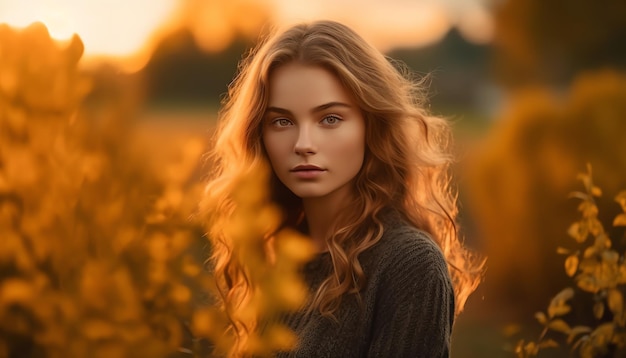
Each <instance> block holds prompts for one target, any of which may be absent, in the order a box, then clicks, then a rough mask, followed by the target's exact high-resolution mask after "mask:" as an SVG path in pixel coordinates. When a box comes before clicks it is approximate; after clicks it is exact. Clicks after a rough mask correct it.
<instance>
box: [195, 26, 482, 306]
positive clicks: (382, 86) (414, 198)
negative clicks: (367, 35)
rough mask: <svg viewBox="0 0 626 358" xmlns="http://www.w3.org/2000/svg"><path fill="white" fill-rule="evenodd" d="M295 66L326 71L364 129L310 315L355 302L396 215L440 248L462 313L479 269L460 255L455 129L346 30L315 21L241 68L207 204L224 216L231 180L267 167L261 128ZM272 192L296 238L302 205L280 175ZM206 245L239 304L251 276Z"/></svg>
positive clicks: (226, 105)
mask: <svg viewBox="0 0 626 358" xmlns="http://www.w3.org/2000/svg"><path fill="white" fill-rule="evenodd" d="M292 62H298V63H301V64H304V65H312V66H321V67H323V68H325V69H327V70H329V71H331V72H332V73H333V74H334V75H335V76H337V78H338V79H339V80H340V81H341V83H342V84H343V85H344V86H345V88H346V89H347V90H348V91H349V92H350V93H351V94H352V95H353V97H354V99H355V100H356V102H357V104H358V106H359V107H360V109H361V111H362V113H363V115H364V118H365V126H366V134H365V143H366V153H365V159H364V163H363V166H362V168H361V170H360V172H359V173H358V174H357V177H356V178H355V180H354V193H355V194H356V195H354V199H353V202H352V203H350V205H349V206H348V207H350V208H351V210H344V212H343V213H342V215H341V216H340V217H338V218H337V220H336V222H335V223H334V228H333V230H332V232H333V234H332V236H330V237H328V238H327V244H328V249H329V252H330V256H331V258H332V264H333V267H334V270H333V272H332V274H331V275H329V277H327V278H326V279H325V280H324V281H323V283H322V284H321V286H320V287H319V289H318V290H317V292H314V293H313V295H312V297H311V300H310V301H309V302H310V303H309V306H308V309H309V310H319V311H320V312H321V313H322V314H324V315H331V316H332V314H333V312H335V311H336V310H337V308H338V307H339V304H340V302H341V298H342V297H343V296H344V295H346V294H350V293H356V294H358V292H359V291H360V290H361V289H362V288H363V286H364V285H365V282H366V277H365V273H364V272H363V269H362V267H361V265H360V263H359V254H360V253H362V252H363V251H365V250H367V249H368V248H369V247H371V246H372V245H374V244H376V243H377V242H378V241H379V240H380V239H381V237H382V234H383V229H384V228H383V220H382V217H383V214H384V213H385V212H388V211H390V210H391V211H395V212H397V213H399V214H400V215H401V216H402V218H403V219H404V220H405V221H407V222H408V223H410V224H412V225H414V226H415V227H417V228H419V229H421V230H423V231H425V232H427V233H429V234H430V236H431V237H432V239H433V240H434V241H435V242H436V244H437V245H438V246H439V247H440V248H441V250H442V252H443V254H444V256H445V258H446V260H447V262H448V265H449V271H450V275H451V277H452V281H453V286H454V291H455V296H456V300H455V301H456V312H457V313H459V312H460V311H461V310H462V309H463V306H464V304H465V301H466V299H467V297H468V296H469V295H470V294H471V293H472V292H473V291H474V290H475V288H476V286H477V285H478V283H479V281H480V276H481V271H482V262H481V261H479V260H476V259H475V257H474V256H473V255H471V253H470V252H469V251H468V250H466V249H465V248H464V246H463V244H462V241H461V240H460V238H459V233H458V231H457V226H456V216H457V206H456V194H455V193H454V192H453V190H451V188H450V172H449V166H450V164H451V162H452V161H453V156H452V155H451V148H450V144H451V142H450V128H449V124H448V122H447V120H446V119H444V118H440V117H437V116H431V115H429V114H428V113H427V111H426V110H425V105H424V99H425V97H424V88H425V85H424V80H421V81H417V80H416V79H415V78H413V77H412V76H411V75H410V72H409V71H407V70H406V68H405V67H404V66H403V65H401V64H400V63H397V62H394V61H393V60H391V59H388V58H387V57H385V56H384V55H383V54H381V53H380V51H378V50H377V49H376V48H374V47H373V46H371V45H370V44H368V43H367V42H366V41H365V40H364V39H363V38H361V37H360V36H359V35H358V34H356V33H355V32H354V31H353V30H351V29H350V28H348V27H346V26H345V25H342V24H340V23H337V22H332V21H318V22H313V23H308V24H300V25H296V26H293V27H291V28H288V29H287V30H285V31H282V32H276V33H274V35H272V36H269V37H267V38H266V39H265V41H262V42H261V43H260V44H259V45H258V46H257V47H256V49H255V50H253V51H252V52H251V53H250V54H249V55H248V56H247V57H246V58H245V59H244V60H243V61H242V62H241V63H240V67H239V72H238V74H237V76H236V77H235V79H234V81H233V82H232V83H231V85H230V87H229V91H228V96H227V97H226V98H225V100H224V102H223V106H222V109H221V112H220V114H219V123H218V128H217V131H216V137H215V142H214V146H213V149H212V152H211V155H212V158H213V161H212V163H213V165H214V168H215V171H214V172H213V176H212V178H211V179H210V181H209V183H208V185H207V188H206V195H207V198H206V199H207V200H215V201H216V202H218V203H220V205H222V206H223V208H224V209H225V210H224V211H223V213H224V215H228V212H230V210H226V209H228V208H231V206H232V201H230V200H229V194H230V191H231V190H232V181H233V178H235V177H237V176H239V175H241V174H242V173H246V172H247V171H248V170H249V168H251V167H253V166H254V165H255V164H258V163H267V155H266V153H265V149H264V147H263V143H262V119H263V117H264V114H265V110H266V107H267V104H268V95H269V86H270V85H271V84H270V83H269V82H268V79H269V77H270V74H271V73H272V71H274V70H275V69H276V68H278V67H280V66H282V65H285V64H287V63H292ZM268 189H269V190H271V193H272V194H271V195H272V199H273V200H274V201H275V202H276V203H277V204H278V205H279V206H280V207H281V208H282V210H283V212H284V223H283V226H286V227H292V228H296V227H297V226H298V218H301V216H302V201H301V200H300V199H299V198H298V197H296V196H295V195H294V194H293V193H291V192H290V191H289V190H288V189H287V188H286V187H285V186H284V185H283V184H282V183H281V182H280V181H279V180H278V179H277V178H276V177H275V175H273V176H272V180H271V187H270V188H268ZM209 235H210V236H212V237H213V239H214V241H213V242H214V247H213V257H212V259H213V262H214V264H215V273H216V276H217V277H218V278H220V282H219V289H220V291H221V293H222V297H223V298H224V299H225V300H228V299H231V298H232V299H235V297H236V299H238V300H242V296H241V295H242V294H241V292H244V291H245V290H246V289H249V287H248V288H246V285H247V279H246V277H245V270H242V269H241V268H239V267H236V266H237V264H236V263H235V262H234V261H233V259H232V258H231V256H230V252H231V250H230V248H229V242H228V238H225V237H222V236H220V235H221V233H220V230H219V228H215V227H214V229H213V230H212V231H211V232H210V233H209ZM242 290H243V291H242ZM226 304H228V302H226Z"/></svg>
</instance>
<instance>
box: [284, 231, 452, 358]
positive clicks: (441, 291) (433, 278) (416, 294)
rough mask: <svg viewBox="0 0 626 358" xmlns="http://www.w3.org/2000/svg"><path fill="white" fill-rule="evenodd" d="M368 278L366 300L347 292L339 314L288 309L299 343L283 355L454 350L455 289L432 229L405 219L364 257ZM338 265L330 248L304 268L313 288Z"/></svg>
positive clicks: (375, 354)
mask: <svg viewBox="0 0 626 358" xmlns="http://www.w3.org/2000/svg"><path fill="white" fill-rule="evenodd" d="M359 261H360V263H361V265H362V267H363V270H364V272H365V276H366V279H367V283H366V286H365V288H364V289H363V291H361V299H362V302H361V303H359V301H358V300H357V298H356V297H355V296H354V295H347V296H345V297H344V298H343V300H342V303H341V306H340V308H339V310H338V312H336V313H335V317H336V318H337V321H334V320H332V319H330V318H327V317H323V316H321V315H320V314H319V312H317V313H316V312H314V313H312V314H310V315H308V316H307V315H305V314H303V313H297V314H292V315H289V316H288V317H287V318H286V319H285V323H286V324H287V325H288V326H289V327H290V328H291V329H292V330H294V331H295V332H296V334H297V335H298V337H299V344H298V346H297V347H296V349H295V350H293V351H290V352H281V353H280V354H278V356H279V357H342V358H343V357H427V358H430V357H448V356H449V351H450V335H451V330H452V324H453V321H454V293H453V289H452V284H451V281H450V276H449V273H448V268H447V265H446V261H445V259H444V257H443V255H442V253H441V250H440V249H439V247H438V246H437V245H436V244H435V243H434V242H433V241H432V240H431V239H430V238H429V236H428V234H426V233H424V232H423V231H419V230H417V229H415V228H413V227H411V226H409V225H407V224H406V223H404V222H402V221H400V220H397V219H395V220H390V221H388V222H387V223H386V224H385V226H384V234H383V237H382V238H381V240H380V242H379V243H377V244H376V245H375V246H373V247H371V248H370V249H368V250H367V251H365V252H364V253H362V254H361V255H360V257H359ZM331 270H332V263H331V260H330V255H329V254H328V253H324V254H320V255H318V256H317V257H316V258H315V259H314V260H313V261H312V262H310V263H309V264H307V266H306V267H305V269H304V273H305V277H306V280H307V283H308V284H309V287H310V289H311V290H312V291H313V292H314V290H316V289H317V288H318V287H319V285H320V283H321V282H322V281H323V280H324V279H325V278H326V277H327V276H328V274H329V273H330V272H331Z"/></svg>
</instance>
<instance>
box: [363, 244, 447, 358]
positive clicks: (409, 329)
mask: <svg viewBox="0 0 626 358" xmlns="http://www.w3.org/2000/svg"><path fill="white" fill-rule="evenodd" d="M409 236H411V237H408V238H407V237H403V238H402V240H399V242H398V245H394V246H395V248H394V250H393V251H392V252H391V253H390V254H389V255H388V256H387V259H386V261H387V262H388V265H387V266H386V269H385V270H384V272H382V273H381V277H380V278H381V282H380V290H379V292H378V299H377V303H376V308H375V318H374V325H373V331H372V341H371V345H370V348H369V354H368V355H369V356H370V357H428V358H431V357H448V356H449V354H450V336H451V330H452V324H453V320H454V292H453V289H452V284H451V280H450V276H449V273H448V268H447V264H446V261H445V259H444V257H443V254H442V253H441V251H440V250H439V248H438V247H437V246H436V245H435V244H434V243H433V242H432V241H431V240H430V239H429V238H427V237H426V236H425V234H421V233H415V232H412V233H410V234H409Z"/></svg>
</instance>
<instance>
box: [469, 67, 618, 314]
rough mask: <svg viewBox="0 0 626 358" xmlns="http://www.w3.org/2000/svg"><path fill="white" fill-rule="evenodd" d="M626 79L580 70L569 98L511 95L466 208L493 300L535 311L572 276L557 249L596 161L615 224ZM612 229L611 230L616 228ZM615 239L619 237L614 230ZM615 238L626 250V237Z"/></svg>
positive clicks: (474, 164) (477, 164) (543, 93)
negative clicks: (579, 180)
mask: <svg viewBox="0 0 626 358" xmlns="http://www.w3.org/2000/svg"><path fill="white" fill-rule="evenodd" d="M624 118H626V75H623V74H620V73H617V72H611V71H607V72H600V73H594V74H587V75H584V76H580V78H579V79H578V80H577V81H576V82H575V83H574V85H573V86H572V89H571V91H570V93H569V94H567V96H565V97H563V96H557V95H555V94H553V93H551V92H549V91H547V90H545V89H541V88H530V89H527V90H526V91H524V93H523V94H522V93H520V94H518V96H516V97H515V98H514V99H513V102H512V103H511V105H510V106H509V108H508V110H507V111H506V113H505V114H504V115H503V116H502V118H501V120H500V121H499V122H498V123H497V124H496V125H495V128H493V132H492V133H491V135H490V136H489V138H488V139H487V140H486V141H485V142H484V143H483V146H482V147H481V149H479V150H478V152H477V157H476V158H475V159H474V160H471V161H468V162H467V163H471V166H470V167H469V168H466V170H467V172H469V173H470V174H469V176H468V178H470V180H469V181H468V183H467V184H468V185H469V187H468V190H466V191H465V192H466V194H467V195H468V204H469V206H470V208H471V210H468V213H470V214H471V215H472V216H473V218H474V219H475V221H476V223H477V226H478V230H479V233H480V234H481V235H482V236H483V237H484V242H485V250H486V253H487V255H488V257H489V261H488V266H489V267H488V272H487V277H486V280H485V284H484V289H485V290H486V291H487V292H488V293H487V294H486V295H487V297H488V299H489V300H490V302H499V303H501V304H505V305H506V304H511V305H512V306H514V307H516V308H515V310H516V312H517V313H519V314H523V315H527V316H530V314H529V311H533V310H536V308H537V307H540V305H541V304H542V302H545V300H546V297H548V296H550V295H553V294H554V292H552V290H553V287H555V286H556V287H560V286H563V283H564V280H565V279H566V277H565V275H564V274H563V273H562V272H563V271H562V270H561V265H562V264H561V260H559V259H557V256H556V254H555V253H554V247H556V246H559V245H561V244H562V243H563V242H564V239H565V238H566V231H567V228H568V227H569V223H570V222H571V221H573V219H574V217H573V215H574V213H575V204H576V203H574V202H572V201H567V200H566V198H567V195H568V193H569V192H571V191H573V190H574V189H575V184H576V183H575V178H576V173H577V172H578V171H580V170H581V168H584V167H585V163H587V162H588V163H591V164H592V165H593V167H594V172H595V175H594V176H595V178H596V183H597V184H598V185H600V186H601V187H602V188H603V189H604V191H605V193H606V195H605V196H603V197H602V198H598V199H597V201H598V203H599V205H600V206H602V207H605V208H606V209H605V210H604V212H603V213H602V217H601V219H602V220H603V221H607V222H608V221H609V220H610V219H611V218H612V217H614V216H615V214H616V212H617V210H618V209H619V207H618V206H617V205H616V204H615V203H614V202H612V199H611V198H612V197H613V196H614V195H615V194H616V193H617V191H618V190H619V189H620V188H623V187H626V142H625V141H624V134H625V133H626V121H624ZM609 233H610V232H609ZM610 234H611V236H612V237H616V238H618V236H617V235H613V233H610ZM614 244H616V245H618V247H621V248H623V247H624V246H623V245H624V242H623V240H620V239H616V240H615V241H614Z"/></svg>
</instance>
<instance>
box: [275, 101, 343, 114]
mask: <svg viewBox="0 0 626 358" xmlns="http://www.w3.org/2000/svg"><path fill="white" fill-rule="evenodd" d="M332 107H344V108H352V106H351V105H349V104H347V103H343V102H328V103H324V104H322V105H319V106H317V107H315V108H313V109H312V110H311V113H316V112H321V111H323V110H326V109H329V108H332ZM266 112H276V113H280V114H287V115H291V114H292V113H291V111H289V110H288V109H285V108H280V107H267V110H266Z"/></svg>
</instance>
